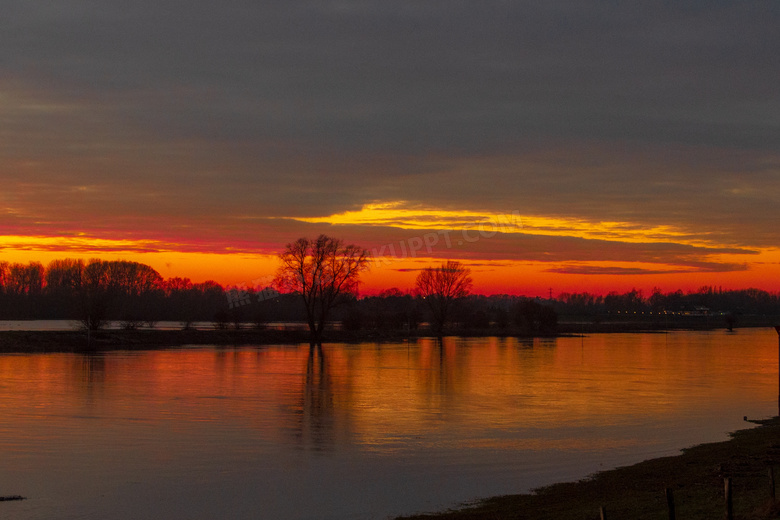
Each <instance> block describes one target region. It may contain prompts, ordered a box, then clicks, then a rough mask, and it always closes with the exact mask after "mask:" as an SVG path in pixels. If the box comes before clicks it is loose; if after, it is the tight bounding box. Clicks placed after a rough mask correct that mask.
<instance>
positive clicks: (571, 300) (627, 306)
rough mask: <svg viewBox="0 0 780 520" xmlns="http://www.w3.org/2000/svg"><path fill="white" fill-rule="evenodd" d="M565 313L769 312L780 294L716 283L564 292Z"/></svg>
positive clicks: (777, 308)
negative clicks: (689, 288)
mask: <svg viewBox="0 0 780 520" xmlns="http://www.w3.org/2000/svg"><path fill="white" fill-rule="evenodd" d="M554 304H555V308H556V309H557V310H558V311H559V312H560V313H562V314H571V315H577V316H597V315H610V316H616V315H619V314H635V313H645V314H648V313H653V314H658V313H661V314H663V313H667V314H673V315H689V316H703V315H716V314H717V315H726V314H732V315H735V316H736V315H766V316H776V315H778V314H780V294H779V293H770V292H767V291H763V290H761V289H740V290H725V291H724V290H722V289H720V288H716V287H713V286H704V287H701V288H700V289H699V290H698V291H691V292H687V293H684V292H683V291H680V290H677V291H675V292H669V293H664V292H662V291H661V290H660V289H657V288H656V289H654V290H653V291H652V293H651V294H650V295H649V296H645V295H643V294H642V291H640V290H636V289H634V290H632V291H629V292H626V293H623V294H618V293H617V292H610V293H609V294H607V295H606V296H598V295H594V294H589V293H563V294H561V295H559V296H558V298H557V300H556V301H555V302H554Z"/></svg>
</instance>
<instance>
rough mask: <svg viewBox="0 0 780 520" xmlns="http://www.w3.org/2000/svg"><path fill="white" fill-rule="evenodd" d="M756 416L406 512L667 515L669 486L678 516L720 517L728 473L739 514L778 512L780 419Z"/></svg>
mask: <svg viewBox="0 0 780 520" xmlns="http://www.w3.org/2000/svg"><path fill="white" fill-rule="evenodd" d="M756 422H757V423H759V424H760V426H759V427H757V428H751V429H746V430H742V431H739V432H736V433H734V434H733V435H732V438H731V439H730V440H728V441H724V442H719V443H713V444H704V445H701V446H696V447H693V448H690V449H686V450H684V451H683V453H682V454H681V455H678V456H674V457H664V458H659V459H653V460H649V461H645V462H641V463H639V464H635V465H633V466H628V467H623V468H618V469H614V470H610V471H605V472H603V473H599V474H597V475H595V476H594V477H592V478H590V479H586V480H583V481H579V482H572V483H562V484H555V485H552V486H548V487H545V488H542V489H539V490H537V491H536V492H535V493H533V494H525V495H511V496H502V497H496V498H490V499H487V500H484V501H482V502H478V503H476V504H473V505H470V506H468V507H464V508H463V509H460V510H453V511H446V512H442V513H436V514H425V515H416V516H407V517H402V518H403V519H405V520H422V519H425V520H509V519H527V520H585V519H594V520H595V519H599V518H600V510H601V508H602V507H603V508H605V511H606V518H608V519H609V520H613V519H614V520H619V519H632V520H645V519H647V520H667V519H668V518H670V516H669V512H668V511H669V507H668V503H667V494H666V490H667V489H669V490H671V496H672V499H673V502H674V507H675V513H676V518H678V519H680V520H712V519H722V518H726V506H725V491H724V490H725V485H724V483H725V479H726V478H730V479H731V483H732V490H733V498H732V500H733V512H734V516H733V517H734V518H736V519H739V520H766V519H777V518H780V507H778V505H777V503H775V502H773V500H772V498H771V494H770V492H771V490H770V468H774V470H773V471H774V473H776V474H777V479H778V480H780V419H778V418H774V419H771V420H767V421H756ZM778 498H780V493H779V494H778ZM398 520H401V519H400V518H399V519H398Z"/></svg>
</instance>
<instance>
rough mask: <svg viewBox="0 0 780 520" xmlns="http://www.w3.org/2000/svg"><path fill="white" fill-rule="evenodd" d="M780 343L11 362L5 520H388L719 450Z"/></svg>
mask: <svg viewBox="0 0 780 520" xmlns="http://www.w3.org/2000/svg"><path fill="white" fill-rule="evenodd" d="M777 342H778V340H777V335H776V334H775V332H774V330H769V329H754V330H750V329H743V330H739V331H737V332H734V333H726V332H723V331H712V332H674V333H669V334H595V335H591V336H587V337H584V338H558V339H536V340H533V341H521V340H517V339H501V338H478V339H458V338H447V339H445V340H444V341H443V342H442V343H439V342H437V341H435V340H429V339H422V340H415V341H411V342H399V343H386V344H381V345H377V344H360V345H346V344H328V345H325V346H324V347H323V348H322V349H321V350H316V349H315V350H311V349H310V348H309V347H308V345H274V346H256V347H251V346H249V347H239V348H232V347H230V348H224V347H185V348H177V349H171V350H158V351H148V352H130V351H116V352H109V353H104V354H97V355H79V354H61V353H58V354H34V355H27V354H24V355H22V354H9V355H2V356H0V460H2V464H1V465H0V495H23V496H26V497H27V500H24V501H19V502H2V503H0V517H2V518H4V519H12V520H21V519H36V520H37V519H47V520H48V519H88V520H98V519H100V520H120V519H121V520H124V519H127V520H130V519H133V520H139V519H160V518H166V519H171V520H180V519H181V520H184V519H204V520H205V519H213V518H229V519H258V518H269V519H279V520H303V519H325V520H327V519H334V520H335V519H339V520H342V519H347V520H349V519H361V520H362V519H385V518H388V517H390V516H392V515H398V514H404V513H412V512H418V511H433V510H438V509H442V508H447V507H452V506H455V505H457V504H458V503H461V502H464V501H468V500H472V499H475V498H479V497H486V496H491V495H497V494H507V493H517V492H526V491H529V490H530V489H533V488H535V487H538V486H541V485H544V484H549V483H552V482H556V481H561V480H574V479H579V478H583V477H586V476H587V475H590V474H592V473H594V472H597V471H599V470H603V469H607V468H611V467H615V466H620V465H626V464H630V463H633V462H638V461H641V460H644V459H647V458H652V457H657V456H662V455H669V454H674V453H677V452H679V450H680V449H681V448H684V447H687V446H691V445H694V444H698V443H702V442H710V441H718V440H724V439H726V438H727V433H728V432H730V431H734V430H737V429H740V428H745V427H748V426H749V424H748V423H745V422H744V421H743V416H748V417H749V418H751V419H757V418H767V417H770V416H773V415H775V414H776V413H777V407H778V404H777V394H778V374H777V370H778V359H777V357H778V346H777V344H778V343H777Z"/></svg>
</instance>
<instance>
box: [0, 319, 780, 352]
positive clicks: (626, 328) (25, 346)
mask: <svg viewBox="0 0 780 520" xmlns="http://www.w3.org/2000/svg"><path fill="white" fill-rule="evenodd" d="M775 322H776V321H772V322H767V323H775ZM752 325H753V326H769V325H767V324H765V323H760V324H759V323H756V324H752ZM719 329H720V330H724V329H723V327H720V326H717V325H716V324H714V323H711V322H710V323H707V322H695V321H694V322H690V321H685V322H682V321H681V322H677V323H675V324H673V325H672V326H670V327H668V328H659V327H658V325H657V324H654V323H650V322H641V321H632V322H629V321H623V322H614V323H612V322H610V323H584V324H582V323H562V324H560V325H559V326H558V329H557V331H556V332H555V333H554V334H546V335H528V334H525V333H523V331H520V330H515V329H512V328H507V329H496V328H486V329H467V330H463V329H453V330H452V331H448V333H447V335H448V336H458V337H508V338H534V337H549V338H554V337H566V336H579V335H581V334H596V333H647V332H653V333H662V332H665V331H674V330H719ZM430 337H433V336H432V334H431V332H430V331H429V330H426V329H418V330H412V331H404V330H389V329H388V330H358V331H347V330H330V331H328V332H327V333H326V335H325V339H324V340H325V342H326V343H366V342H369V343H371V342H377V343H378V342H386V341H404V340H408V339H418V338H430ZM308 342H309V332H308V331H307V330H304V329H302V328H295V329H292V328H291V329H277V328H250V327H246V328H241V329H235V328H214V329H203V328H200V329H180V330H173V329H154V328H138V329H130V330H125V329H109V330H99V331H90V332H87V331H85V330H7V331H0V353H11V352H20V353H28V352H90V351H103V350H134V349H137V350H143V349H157V348H167V347H177V346H183V345H233V346H240V345H278V344H300V343H308Z"/></svg>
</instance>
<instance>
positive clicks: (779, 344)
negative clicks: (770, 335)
mask: <svg viewBox="0 0 780 520" xmlns="http://www.w3.org/2000/svg"><path fill="white" fill-rule="evenodd" d="M775 332H777V415H780V325H775Z"/></svg>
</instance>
